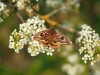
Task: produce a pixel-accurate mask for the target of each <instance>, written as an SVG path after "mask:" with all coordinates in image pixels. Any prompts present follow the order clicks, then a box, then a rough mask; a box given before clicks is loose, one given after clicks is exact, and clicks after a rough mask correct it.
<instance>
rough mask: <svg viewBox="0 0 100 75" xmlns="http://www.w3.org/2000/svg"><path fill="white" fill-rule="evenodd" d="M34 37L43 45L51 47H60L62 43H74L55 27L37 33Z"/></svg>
mask: <svg viewBox="0 0 100 75" xmlns="http://www.w3.org/2000/svg"><path fill="white" fill-rule="evenodd" d="M33 39H34V40H37V41H39V42H40V43H41V44H42V45H43V46H45V47H47V46H49V47H51V48H59V47H60V45H62V44H63V45H64V44H66V45H70V44H72V41H71V40H70V39H69V38H68V37H66V36H65V35H63V34H61V33H60V32H57V31H56V30H54V29H53V28H49V29H47V30H43V31H40V32H38V33H36V34H35V35H34V36H33Z"/></svg>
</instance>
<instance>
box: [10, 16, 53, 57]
mask: <svg viewBox="0 0 100 75" xmlns="http://www.w3.org/2000/svg"><path fill="white" fill-rule="evenodd" d="M44 23H45V21H44V20H40V19H39V18H38V17H33V18H31V19H28V20H27V22H26V23H22V24H19V31H17V30H16V29H15V30H14V31H13V32H12V33H11V35H10V38H9V48H11V49H15V52H17V53H19V50H21V49H22V48H23V47H24V45H28V52H29V53H30V54H31V56H36V55H38V54H39V53H40V52H41V53H47V55H51V56H52V55H53V54H52V53H53V52H54V49H52V48H51V47H44V46H43V45H42V44H40V43H39V42H38V41H36V40H34V39H33V36H34V34H36V33H37V32H40V31H42V30H45V29H46V27H45V25H44Z"/></svg>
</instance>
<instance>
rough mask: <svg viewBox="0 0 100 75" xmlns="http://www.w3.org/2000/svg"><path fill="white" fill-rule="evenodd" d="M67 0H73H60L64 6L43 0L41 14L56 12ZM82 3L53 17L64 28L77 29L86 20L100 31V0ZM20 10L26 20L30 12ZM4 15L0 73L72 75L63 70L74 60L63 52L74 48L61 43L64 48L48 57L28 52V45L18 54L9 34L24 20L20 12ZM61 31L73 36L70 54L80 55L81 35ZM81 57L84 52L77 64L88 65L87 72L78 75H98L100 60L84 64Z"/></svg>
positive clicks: (2, 74) (7, 74)
mask: <svg viewBox="0 0 100 75" xmlns="http://www.w3.org/2000/svg"><path fill="white" fill-rule="evenodd" d="M1 1H2V2H4V3H5V4H9V1H7V0H1ZM54 1H55V0H54ZM58 1H59V0H58ZM66 1H70V0H62V1H61V2H62V3H60V4H61V5H60V4H59V3H58V6H56V5H55V6H52V5H51V6H49V5H48V4H47V0H39V6H40V10H39V12H38V14H41V15H45V14H47V13H49V12H52V11H53V10H56V9H58V8H59V7H60V6H62V5H64V2H66ZM71 1H73V0H71ZM31 2H33V3H34V4H35V3H36V1H35V0H31ZM50 4H51V3H50ZM78 4H79V5H80V6H79V7H75V6H70V7H66V9H67V10H66V11H63V10H62V11H60V12H58V13H56V14H54V15H53V16H52V19H53V20H55V21H56V22H58V23H60V24H61V25H62V27H72V28H73V29H75V31H76V32H77V31H78V29H79V26H80V25H82V24H84V23H86V24H88V25H90V26H91V27H92V28H93V29H94V30H96V32H97V33H98V34H100V0H80V1H79V3H78ZM18 12H19V13H20V14H21V15H22V16H23V18H24V19H25V20H26V19H28V15H27V14H26V13H25V12H24V11H18ZM1 17H2V18H3V20H4V21H3V22H2V23H0V75H69V74H68V73H65V72H63V71H62V65H63V64H65V63H66V64H70V62H68V61H67V59H66V56H63V52H65V51H66V50H68V49H70V47H69V46H61V51H60V52H58V51H57V50H55V52H54V53H53V56H47V55H46V54H42V53H40V54H39V55H37V56H35V57H32V56H30V54H29V53H28V52H27V46H25V47H24V48H23V49H22V50H20V51H19V53H15V51H14V50H13V49H9V48H8V44H9V36H10V34H11V32H12V31H13V30H14V29H17V30H18V28H19V24H20V23H22V22H21V20H20V19H19V18H18V17H17V15H16V12H14V13H13V14H12V15H11V16H8V17H7V16H4V15H3V16H2V15H1ZM47 26H48V24H47ZM58 30H59V31H61V32H62V33H63V34H65V35H66V34H67V36H68V37H70V38H71V39H72V41H73V45H72V46H73V47H72V46H71V47H72V48H71V49H72V50H71V51H70V54H74V53H77V54H78V55H79V52H78V49H79V48H78V46H77V45H76V44H75V39H76V38H77V34H75V33H71V32H65V31H62V30H61V29H58ZM65 54H67V53H65ZM81 58H82V55H79V61H78V62H77V63H79V64H81V65H83V66H84V72H83V73H82V74H74V75H89V74H92V75H94V71H95V70H98V71H100V68H96V67H95V66H96V65H97V66H99V67H100V64H99V63H96V65H94V66H92V67H91V65H90V64H89V63H87V64H84V61H82V60H81ZM73 59H74V58H73ZM72 69H73V68H72ZM94 69H95V70H94ZM99 74H100V73H99ZM99 74H95V75H99Z"/></svg>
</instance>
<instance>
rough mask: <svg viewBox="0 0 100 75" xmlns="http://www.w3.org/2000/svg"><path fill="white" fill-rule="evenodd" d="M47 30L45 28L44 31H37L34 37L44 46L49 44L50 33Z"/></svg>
mask: <svg viewBox="0 0 100 75" xmlns="http://www.w3.org/2000/svg"><path fill="white" fill-rule="evenodd" d="M47 31H48V30H44V31H41V32H38V33H36V34H35V35H34V36H33V39H34V40H37V41H39V42H40V43H42V44H43V45H44V46H48V40H47V36H48V35H49V34H48V33H47Z"/></svg>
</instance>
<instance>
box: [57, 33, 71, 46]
mask: <svg viewBox="0 0 100 75" xmlns="http://www.w3.org/2000/svg"><path fill="white" fill-rule="evenodd" d="M55 37H56V38H55V40H56V42H58V43H59V44H67V45H69V44H72V41H71V40H70V39H69V38H68V37H67V36H65V35H63V34H61V33H60V32H56V34H55Z"/></svg>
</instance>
